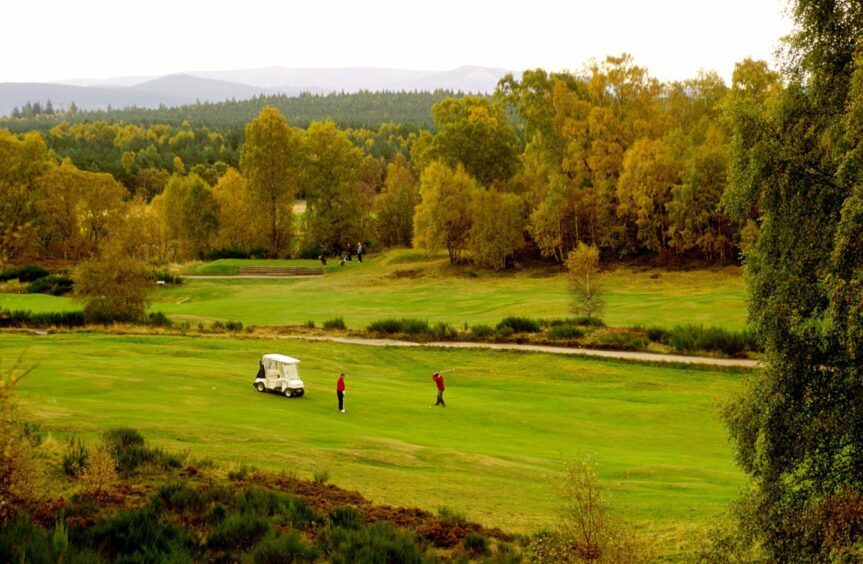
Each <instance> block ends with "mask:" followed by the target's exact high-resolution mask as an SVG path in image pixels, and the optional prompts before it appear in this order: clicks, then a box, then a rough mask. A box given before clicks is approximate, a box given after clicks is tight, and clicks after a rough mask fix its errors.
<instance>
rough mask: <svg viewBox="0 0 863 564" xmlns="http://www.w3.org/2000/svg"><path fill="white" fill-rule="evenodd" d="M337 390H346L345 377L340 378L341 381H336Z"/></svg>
mask: <svg viewBox="0 0 863 564" xmlns="http://www.w3.org/2000/svg"><path fill="white" fill-rule="evenodd" d="M336 391H337V392H344V391H345V379H344V378H339V381H338V382H336Z"/></svg>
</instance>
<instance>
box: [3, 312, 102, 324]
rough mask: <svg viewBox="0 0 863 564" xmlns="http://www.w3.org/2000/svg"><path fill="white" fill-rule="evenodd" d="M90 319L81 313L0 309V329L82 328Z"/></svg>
mask: <svg viewBox="0 0 863 564" xmlns="http://www.w3.org/2000/svg"><path fill="white" fill-rule="evenodd" d="M89 321H90V319H89V318H88V317H87V316H85V315H84V312H82V311H61V312H45V313H33V312H31V311H23V310H14V311H10V310H8V309H0V327H52V326H53V327H70V328H71V327H83V326H84V325H86V324H87V323H88V322H89Z"/></svg>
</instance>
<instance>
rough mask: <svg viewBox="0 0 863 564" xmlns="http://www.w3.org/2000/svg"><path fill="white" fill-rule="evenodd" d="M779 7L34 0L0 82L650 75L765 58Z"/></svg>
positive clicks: (625, 1) (17, 25)
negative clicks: (610, 59) (302, 71)
mask: <svg viewBox="0 0 863 564" xmlns="http://www.w3.org/2000/svg"><path fill="white" fill-rule="evenodd" d="M787 4H788V2H787V0H725V1H723V2H717V1H716V0H590V1H581V0H578V1H576V0H553V1H552V0H525V1H522V2H507V1H506V0H504V1H501V0H497V1H486V0H434V1H429V0H365V1H363V0H344V1H341V0H301V1H299V2H291V1H287V0H238V1H230V2H228V1H224V0H206V1H202V0H146V1H137V2H129V1H128V0H40V1H39V2H23V1H14V2H7V3H4V5H3V7H2V12H0V13H2V18H3V20H4V25H3V40H4V41H3V45H4V54H3V57H2V61H0V82H29V81H54V80H62V79H70V78H107V77H114V76H128V75H162V74H170V73H177V72H183V71H205V70H228V69H240V68H257V67H266V66H287V67H296V68H304V67H326V68H333V67H353V66H378V67H391V68H407V69H426V70H445V69H451V68H456V67H459V66H462V65H481V66H489V67H501V68H506V69H509V70H523V69H525V68H535V67H543V68H545V69H546V70H564V69H568V70H578V69H581V68H582V67H583V66H584V64H585V63H586V62H587V61H588V60H589V59H591V58H597V59H600V58H604V57H605V56H606V55H609V54H620V53H622V52H629V53H631V54H633V55H634V57H635V61H636V63H637V64H639V65H642V66H646V67H647V68H648V69H649V70H650V72H651V74H652V75H653V76H656V77H658V78H660V79H662V80H669V79H680V78H689V77H693V76H695V74H696V72H697V71H698V70H699V69H702V68H703V69H708V70H716V71H717V72H719V73H720V75H722V76H723V77H725V78H726V80H727V79H729V78H730V76H731V71H732V70H733V68H734V63H735V62H737V61H740V60H742V59H743V58H745V57H753V58H763V59H767V60H769V61H772V56H773V52H774V50H775V48H776V46H777V42H778V40H779V38H780V37H781V36H783V35H785V34H786V33H787V32H788V31H789V30H790V23H789V20H788V18H787V17H786V16H785V9H786V5H787Z"/></svg>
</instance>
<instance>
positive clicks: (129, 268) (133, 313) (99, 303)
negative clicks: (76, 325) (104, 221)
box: [74, 256, 154, 321]
mask: <svg viewBox="0 0 863 564" xmlns="http://www.w3.org/2000/svg"><path fill="white" fill-rule="evenodd" d="M74 280H75V297H76V298H77V299H79V300H80V301H82V302H83V303H84V313H85V314H86V315H88V316H89V317H90V318H91V319H93V320H95V321H138V320H140V319H142V318H143V317H144V313H145V312H146V310H147V306H148V304H149V301H150V300H149V293H150V290H151V289H152V288H153V285H154V281H153V280H152V277H151V275H150V268H149V267H148V266H147V264H146V263H145V262H143V261H140V260H136V259H134V258H130V257H127V256H113V257H99V258H95V259H91V260H89V261H86V262H83V263H81V264H80V265H78V267H77V268H76V270H75V273H74Z"/></svg>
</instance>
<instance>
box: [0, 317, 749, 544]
mask: <svg viewBox="0 0 863 564" xmlns="http://www.w3.org/2000/svg"><path fill="white" fill-rule="evenodd" d="M267 352H281V353H285V354H289V355H292V356H296V357H298V358H300V359H301V360H302V361H303V363H302V365H301V371H302V376H303V378H304V380H305V382H306V390H307V395H306V397H304V398H302V399H297V400H288V399H285V398H283V397H280V396H277V395H271V394H259V393H257V392H255V391H254V390H253V388H252V386H251V382H252V380H253V376H254V374H255V371H256V368H257V359H258V358H259V357H260V355H261V354H263V353H267ZM19 356H23V358H24V362H25V364H27V365H33V366H34V367H35V368H34V371H33V373H32V374H31V375H30V376H29V377H28V378H27V379H26V380H24V381H23V382H22V383H21V385H20V392H21V394H20V395H21V400H22V404H23V407H24V408H25V413H26V414H27V416H28V417H29V418H31V419H34V420H36V421H37V422H39V423H41V424H42V425H43V426H44V428H45V429H46V430H47V431H49V432H51V433H52V434H54V435H55V436H57V437H66V436H71V435H73V434H75V435H78V436H81V437H84V438H89V439H90V440H93V439H95V438H96V437H97V436H99V435H100V434H101V433H103V432H104V431H105V430H106V429H110V428H113V427H131V428H134V429H137V430H139V431H140V432H141V433H142V434H144V435H145V436H146V437H147V440H148V442H152V443H153V444H154V445H156V446H158V447H162V448H166V449H168V450H172V451H183V450H189V451H191V453H192V454H193V456H195V457H201V458H203V457H209V458H212V459H213V460H216V461H219V462H221V463H222V464H223V469H231V468H239V467H242V466H244V465H253V466H256V467H258V468H262V469H265V470H270V471H284V472H287V473H295V474H297V475H299V476H301V477H306V478H310V477H312V476H313V475H314V473H315V472H321V471H322V470H326V471H327V472H328V473H329V477H330V481H331V482H333V483H336V484H339V485H341V486H344V487H347V488H352V489H357V490H359V491H361V492H362V493H364V494H365V495H367V496H368V497H370V498H371V499H372V500H374V501H379V502H386V503H391V504H399V505H407V506H414V505H416V506H420V507H423V508H426V509H430V510H434V509H435V508H437V507H440V506H441V505H445V506H447V507H451V508H453V509H454V510H457V511H459V512H462V513H465V514H467V516H468V517H469V518H471V519H475V520H479V521H481V522H483V523H486V524H490V525H496V526H501V527H503V528H505V529H509V530H514V531H523V532H532V531H535V530H537V529H539V528H541V527H543V526H546V525H548V524H549V523H550V522H552V520H553V519H554V517H555V512H556V507H557V506H556V493H555V490H554V487H553V486H554V484H555V483H556V482H557V481H558V480H559V478H560V469H561V466H560V462H561V460H562V459H564V458H566V459H579V458H581V457H583V456H584V455H585V454H586V453H594V454H595V456H596V459H597V460H598V461H599V463H600V476H601V478H602V479H603V480H604V482H605V483H606V484H607V485H609V486H610V487H612V488H613V490H614V491H615V492H616V493H615V505H617V506H618V507H621V508H622V510H623V511H624V512H625V513H626V515H627V517H628V518H630V519H632V520H635V521H637V522H639V523H641V524H643V525H651V526H652V527H654V528H655V529H656V530H658V531H659V532H660V536H661V539H662V542H663V544H666V545H667V544H668V543H670V544H674V543H676V542H678V541H685V540H687V539H689V538H691V534H692V533H693V532H694V531H695V530H698V529H700V528H702V527H703V526H705V525H706V524H707V523H709V522H710V520H711V519H712V518H714V517H715V516H716V515H717V514H718V513H719V512H720V511H721V510H722V508H723V507H724V506H725V504H726V503H727V502H728V501H729V500H730V499H731V498H733V497H734V496H735V494H736V492H737V490H738V488H739V487H740V486H741V485H742V475H741V474H740V472H739V471H738V470H737V469H736V468H735V467H734V465H733V463H732V454H731V450H730V446H729V444H728V442H727V437H726V433H725V431H724V430H723V428H722V426H721V424H720V423H719V421H718V420H717V418H716V409H715V406H716V402H717V401H718V400H720V399H723V398H727V397H729V396H730V395H731V394H732V393H734V392H735V391H736V390H737V389H739V386H740V384H741V379H742V378H743V376H741V375H740V374H738V373H735V372H714V371H707V370H684V369H679V368H665V367H653V366H642V365H635V364H624V363H613V362H602V361H597V360H586V359H577V358H569V357H563V356H553V355H545V354H534V353H502V352H492V351H471V350H415V349H395V348H376V347H361V346H355V345H343V344H333V343H320V342H305V341H297V340H261V339H228V338H203V337H179V336H113V335H102V334H86V333H80V334H57V335H46V336H38V337H37V336H26V335H16V334H4V335H3V336H2V338H0V358H3V359H15V358H18V357H19ZM446 368H456V370H455V371H454V372H451V373H448V374H447V384H448V385H447V392H446V396H445V397H446V400H447V407H446V408H434V407H432V404H433V403H434V399H435V389H434V384H433V382H432V381H431V379H430V375H431V373H432V372H433V371H435V370H441V369H446ZM339 372H345V373H346V374H347V392H348V393H347V396H346V410H347V413H346V414H340V413H339V412H338V411H337V409H336V397H335V394H334V393H333V392H334V387H335V380H336V377H337V374H338V373H339Z"/></svg>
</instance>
